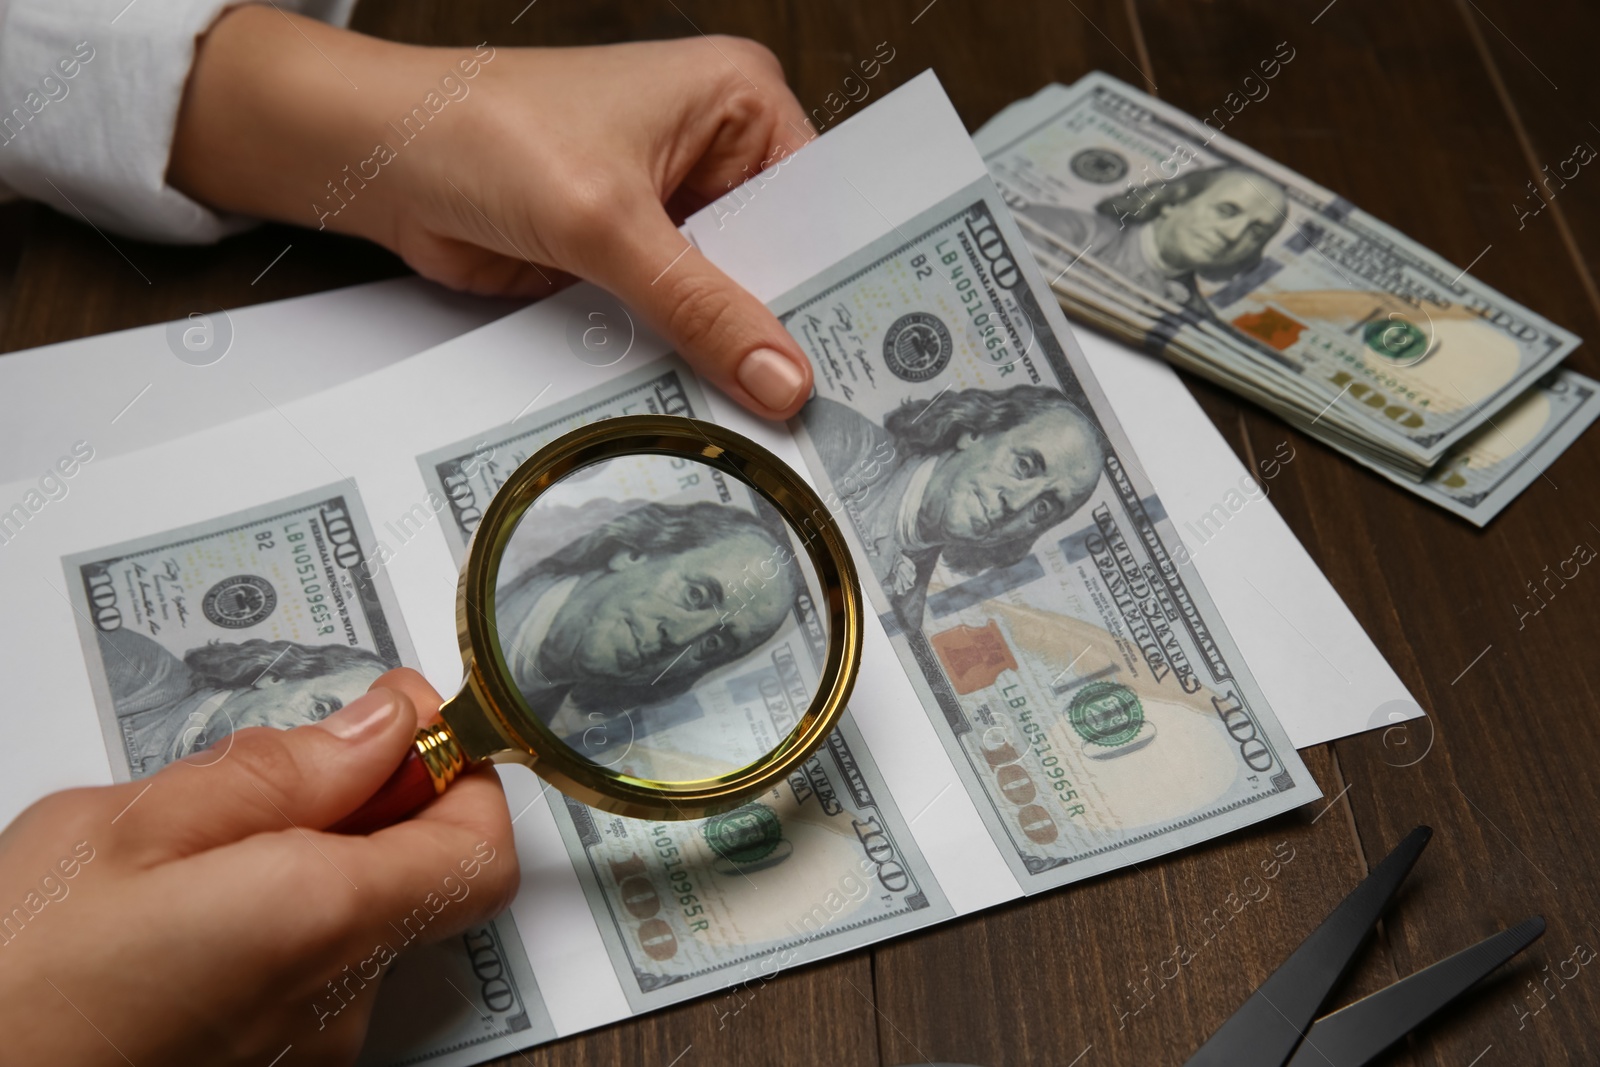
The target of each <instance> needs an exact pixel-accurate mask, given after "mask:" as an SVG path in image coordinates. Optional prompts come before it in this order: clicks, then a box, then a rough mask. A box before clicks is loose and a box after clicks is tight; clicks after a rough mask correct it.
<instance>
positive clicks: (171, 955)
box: [0, 670, 517, 1067]
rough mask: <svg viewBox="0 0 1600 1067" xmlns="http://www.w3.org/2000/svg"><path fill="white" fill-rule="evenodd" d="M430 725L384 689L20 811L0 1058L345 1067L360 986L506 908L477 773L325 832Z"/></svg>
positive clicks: (428, 697) (5, 836)
mask: <svg viewBox="0 0 1600 1067" xmlns="http://www.w3.org/2000/svg"><path fill="white" fill-rule="evenodd" d="M438 706H439V695H438V694H437V693H436V692H434V690H433V688H432V687H431V686H429V685H428V683H427V682H425V681H423V679H422V677H421V675H419V674H417V673H416V672H415V671H409V670H399V671H391V672H390V673H388V674H386V675H384V676H383V677H382V678H380V679H379V680H378V682H377V684H376V685H375V686H374V687H373V689H372V690H371V692H369V693H368V694H367V695H366V696H364V697H362V698H361V699H360V700H356V701H354V702H352V703H351V704H349V705H348V706H346V707H345V708H343V709H342V710H340V711H338V712H336V713H335V714H333V715H331V716H329V717H328V718H327V719H325V720H323V721H321V722H319V723H315V724H312V725H308V726H301V727H297V728H295V729H293V730H288V731H281V732H280V731H277V730H271V729H265V728H259V727H258V728H253V729H246V730H240V731H238V732H236V733H234V734H232V735H230V736H229V737H228V738H226V739H224V740H223V741H222V742H220V743H219V744H218V745H217V746H216V747H214V748H213V749H211V750H208V751H206V752H202V753H199V754H197V755H195V756H191V757H189V758H188V759H187V760H184V761H182V762H179V763H176V764H173V765H171V766H169V767H166V768H165V769H163V770H162V771H160V772H159V773H157V774H155V775H153V776H151V777H150V778H147V779H144V780H142V781H138V782H131V783H129V784H127V785H115V786H105V787H101V788H90V789H73V790H69V791H67V792H63V793H56V794H54V795H52V796H48V797H46V798H44V799H43V800H41V801H39V802H38V803H37V804H35V805H33V806H32V807H30V808H29V809H28V810H27V811H25V812H23V813H22V815H20V816H19V817H18V818H17V819H16V821H15V822H13V823H12V824H11V825H10V826H9V827H8V828H7V829H6V830H5V831H4V833H0V908H3V909H4V911H3V913H0V1033H3V1034H4V1035H5V1039H4V1040H5V1051H4V1054H3V1056H0V1058H3V1059H4V1060H5V1061H6V1062H7V1063H13V1062H14V1063H38V1064H44V1063H61V1064H66V1063H71V1064H76V1065H99V1064H106V1065H118V1067H120V1065H123V1064H125V1063H129V1062H131V1063H136V1064H138V1065H139V1067H155V1065H157V1064H196V1063H206V1064H234V1063H237V1064H246V1063H248V1064H254V1065H257V1067H259V1065H261V1064H265V1063H269V1062H272V1061H273V1058H274V1057H276V1056H278V1055H279V1054H281V1053H282V1052H283V1051H284V1049H285V1048H286V1047H287V1046H289V1045H293V1046H294V1052H293V1059H292V1060H286V1061H285V1062H292V1063H296V1064H302V1063H317V1064H332V1063H349V1062H351V1061H352V1060H354V1059H355V1055H356V1052H357V1050H358V1049H359V1048H360V1045H361V1041H362V1039H363V1037H364V1036H365V1034H366V1030H367V1022H368V1019H369V1017H370V1016H371V1013H372V1008H373V1004H374V1002H375V1001H376V999H377V993H378V981H377V980H376V976H375V972H376V971H377V970H378V969H380V968H381V969H382V970H387V964H388V963H389V962H391V959H392V957H393V955H394V954H395V953H396V952H397V951H399V950H402V949H403V948H404V946H405V944H406V943H407V938H408V937H409V938H410V939H411V940H413V941H415V942H418V943H420V942H424V941H438V940H442V939H444V938H447V937H452V936H455V935H458V934H460V933H461V932H462V931H463V930H466V929H468V928H470V927H472V926H474V925H476V924H479V923H481V922H483V921H484V920H485V919H487V918H489V917H490V916H493V915H495V914H497V913H499V912H500V911H502V910H504V908H505V907H506V905H507V904H508V903H509V902H510V899H511V896H512V894H513V893H514V892H515V891H516V886H517V857H516V852H515V850H514V848H513V846H512V843H511V820H510V815H509V813H508V812H507V810H506V804H505V797H504V794H503V793H502V792H501V789H500V782H499V779H498V778H496V776H495V773H494V772H493V771H492V770H483V771H478V772H474V773H473V774H471V775H469V776H467V778H465V779H463V780H462V781H459V782H457V783H456V784H455V785H453V786H452V787H451V788H450V791H449V792H448V793H446V794H445V795H443V796H441V797H439V798H438V799H437V800H435V801H434V802H433V803H432V804H430V805H429V806H428V807H427V808H425V809H424V810H423V811H422V812H421V813H419V814H418V815H416V816H415V817H413V818H412V819H410V820H408V821H406V822H404V823H400V824H398V825H395V826H391V827H389V828H387V829H384V830H381V831H379V832H377V833H375V834H372V835H370V836H368V837H344V836H340V835H337V834H328V833H323V832H321V829H322V828H323V827H326V826H329V825H331V824H333V823H334V822H336V821H337V820H339V819H340V818H342V817H344V816H345V815H347V814H349V813H350V812H351V811H352V810H354V809H355V808H356V807H357V806H358V805H359V804H360V803H361V802H362V801H363V800H365V799H366V798H367V797H368V796H369V795H370V794H371V793H373V792H374V791H375V790H376V789H377V788H378V786H379V785H380V784H381V783H382V782H383V781H384V779H385V778H387V777H388V775H389V774H390V772H392V771H393V770H394V768H395V766H396V765H397V764H398V763H399V762H400V759H401V756H402V755H403V754H404V753H405V750H406V746H407V745H409V744H410V742H411V738H412V735H413V733H414V732H415V730H416V728H417V726H418V724H419V718H421V719H423V720H424V721H425V720H426V719H428V718H431V717H432V716H433V714H434V713H435V712H436V711H437V709H438ZM418 909H421V910H420V911H419V910H418ZM424 920H425V921H424ZM346 968H348V970H346ZM352 976H354V977H352ZM330 982H334V983H336V986H330V985H329V983H330ZM335 989H336V990H337V991H335Z"/></svg>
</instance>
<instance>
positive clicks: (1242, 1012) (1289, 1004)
mask: <svg viewBox="0 0 1600 1067" xmlns="http://www.w3.org/2000/svg"><path fill="white" fill-rule="evenodd" d="M1432 836H1433V831H1432V830H1431V829H1429V828H1428V827H1426V826H1419V827H1417V828H1416V829H1415V830H1412V831H1411V832H1410V833H1409V834H1407V835H1406V838H1405V840H1403V841H1401V842H1400V844H1399V845H1397V846H1396V847H1395V850H1394V851H1393V852H1391V853H1389V855H1388V856H1386V857H1385V858H1384V860H1383V862H1382V863H1380V864H1378V866H1377V867H1375V868H1373V870H1372V873H1371V874H1369V875H1367V877H1366V878H1365V879H1363V880H1362V882H1361V884H1360V885H1358V886H1356V887H1355V889H1354V890H1352V891H1351V893H1350V895H1349V896H1347V897H1345V898H1344V900H1343V901H1342V902H1340V904H1339V906H1338V907H1337V908H1334V909H1333V912H1332V913H1331V914H1330V915H1329V916H1328V917H1327V918H1326V919H1324V920H1323V922H1322V925H1321V926H1319V927H1317V928H1316V929H1315V930H1313V931H1312V932H1311V935H1310V936H1309V937H1307V938H1306V939H1305V940H1304V941H1303V942H1301V944H1300V947H1299V948H1297V949H1295V950H1294V953H1293V954H1292V955H1291V956H1290V957H1289V958H1288V959H1287V960H1285V961H1284V962H1283V965H1282V966H1280V967H1279V968H1278V969H1277V970H1276V971H1273V972H1272V974H1270V975H1269V976H1268V977H1267V979H1266V981H1264V982H1262V983H1261V984H1260V985H1259V986H1257V987H1256V991H1255V992H1254V993H1252V994H1251V996H1250V999H1249V1000H1247V1001H1245V1002H1244V1006H1243V1007H1241V1008H1240V1009H1239V1010H1238V1011H1236V1012H1234V1013H1233V1015H1231V1016H1229V1018H1228V1020H1227V1021H1226V1022H1224V1023H1223V1024H1222V1026H1221V1027H1220V1028H1219V1029H1218V1030H1217V1032H1216V1033H1214V1034H1212V1035H1211V1040H1209V1041H1207V1042H1206V1043H1205V1044H1204V1045H1202V1046H1200V1050H1199V1051H1198V1052H1196V1053H1195V1054H1194V1055H1193V1056H1191V1057H1190V1058H1189V1061H1188V1063H1187V1064H1186V1067H1284V1065H1285V1064H1287V1065H1288V1067H1361V1065H1362V1064H1367V1063H1371V1062H1372V1061H1373V1060H1374V1059H1376V1058H1377V1057H1378V1056H1379V1055H1380V1054H1381V1053H1382V1052H1383V1051H1384V1050H1385V1049H1387V1048H1389V1046H1391V1045H1393V1044H1394V1043H1395V1042H1397V1041H1399V1040H1400V1039H1401V1038H1402V1037H1404V1036H1405V1035H1406V1034H1408V1033H1410V1032H1411V1031H1412V1030H1413V1029H1415V1028H1416V1027H1418V1026H1421V1025H1422V1024H1423V1023H1424V1022H1425V1021H1426V1020H1427V1019H1429V1018H1430V1017H1432V1016H1433V1015H1434V1014H1435V1013H1436V1012H1438V1011H1439V1010H1440V1009H1441V1008H1443V1007H1444V1006H1445V1005H1447V1004H1449V1003H1450V1002H1452V1001H1454V1000H1455V999H1456V998H1457V997H1459V996H1461V995H1462V994H1463V993H1465V992H1466V991H1467V990H1468V989H1470V988H1472V986H1474V985H1476V984H1477V983H1478V981H1479V980H1480V979H1482V978H1483V977H1485V976H1486V975H1487V974H1488V973H1489V972H1490V971H1492V970H1494V969H1495V968H1496V967H1498V966H1500V965H1501V964H1502V963H1504V962H1506V961H1507V960H1509V959H1510V958H1511V957H1513V956H1515V955H1516V954H1517V953H1519V952H1521V951H1522V950H1523V949H1525V948H1527V947H1528V946H1529V945H1531V944H1533V943H1534V942H1535V941H1537V940H1538V939H1539V937H1540V935H1542V934H1543V933H1544V919H1543V918H1542V917H1541V916H1537V915H1535V916H1534V917H1533V918H1531V919H1526V920H1524V921H1522V922H1520V923H1518V924H1517V925H1516V926H1513V927H1511V928H1509V929H1506V930H1502V931H1500V932H1499V933H1498V934H1495V935H1494V936H1493V937H1489V938H1485V939H1484V940H1482V941H1480V942H1478V943H1477V944H1476V945H1473V946H1472V947H1471V948H1467V949H1463V950H1462V951H1460V952H1458V953H1456V954H1455V955H1454V956H1450V957H1448V958H1446V959H1443V960H1440V961H1439V962H1438V963H1435V964H1434V965H1433V966H1431V967H1425V968H1423V969H1422V970H1420V971H1418V972H1416V973H1415V974H1413V975H1411V976H1410V977H1408V978H1402V979H1401V980H1400V981H1398V982H1395V983H1394V984H1392V985H1389V986H1386V987H1384V988H1383V989H1380V990H1378V991H1377V992H1376V993H1373V994H1372V995H1371V996H1368V997H1364V998H1363V999H1361V1000H1358V1001H1356V1002H1355V1003H1354V1004H1351V1005H1349V1006H1347V1007H1344V1008H1340V1009H1339V1010H1338V1011H1335V1012H1332V1013H1330V1014H1328V1015H1324V1016H1322V1017H1321V1018H1320V1019H1315V1021H1313V1019H1314V1017H1315V1016H1316V1014H1317V1012H1318V1011H1320V1010H1321V1009H1322V1004H1323V1002H1324V1001H1325V1000H1327V998H1328V994H1329V993H1330V992H1331V991H1332V989H1333V987H1334V986H1335V985H1337V984H1338V982H1339V979H1341V978H1343V977H1344V975H1345V973H1346V972H1347V971H1349V969H1350V965H1351V964H1352V963H1353V962H1354V961H1355V957H1356V953H1357V950H1359V949H1360V948H1361V946H1362V943H1363V942H1364V941H1365V940H1366V937H1367V934H1368V933H1369V932H1370V931H1371V930H1372V927H1373V926H1374V924H1376V923H1377V921H1378V918H1379V917H1380V916H1381V915H1382V914H1383V911H1384V909H1385V908H1386V907H1387V906H1388V904H1389V901H1390V900H1391V899H1392V898H1393V897H1394V895H1395V892H1396V891H1397V890H1398V889H1399V888H1400V883H1402V882H1404V881H1405V879H1406V875H1407V874H1409V873H1411V868H1412V866H1413V865H1414V864H1415V863H1416V862H1417V857H1419V856H1421V855H1422V850H1423V848H1425V847H1426V846H1427V844H1428V840H1429V838H1431V837H1432Z"/></svg>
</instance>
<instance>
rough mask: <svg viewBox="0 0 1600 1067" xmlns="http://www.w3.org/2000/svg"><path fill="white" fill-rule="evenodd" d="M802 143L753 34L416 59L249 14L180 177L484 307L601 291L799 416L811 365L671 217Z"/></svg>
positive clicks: (189, 106)
mask: <svg viewBox="0 0 1600 1067" xmlns="http://www.w3.org/2000/svg"><path fill="white" fill-rule="evenodd" d="M807 139H808V135H807V132H806V122H805V115H804V112H803V111H802V110H801V108H800V106H799V104H798V102H797V101H796V100H795V98H794V96H793V94H792V93H790V91H789V89H788V87H787V86H786V85H785V84H784V80H783V72H782V70H781V69H780V67H779V65H778V62H777V60H776V59H775V58H774V57H773V56H772V54H771V53H770V52H768V51H767V50H766V49H765V48H763V47H762V46H760V45H758V44H755V43H753V42H750V41H746V40H741V39H738V38H707V37H699V38H689V39H685V40H681V41H660V42H646V43H639V44H624V45H612V46H607V47H602V48H562V49H544V48H501V49H494V48H491V47H487V46H484V47H480V48H476V49H474V48H418V47H412V46H409V45H399V44H394V43H391V42H387V41H380V40H376V39H373V38H369V37H363V36H361V35H359V34H355V33H351V32H348V31H345V30H339V29H334V28H331V27H328V26H325V25H323V24H321V23H318V22H314V21H312V20H309V19H302V18H299V17H297V16H292V15H286V14H284V13H283V12H281V11H278V10H275V9H274V8H269V7H260V6H244V7H241V8H238V9H236V10H234V11H233V12H231V13H230V14H228V15H225V16H224V17H223V18H222V19H221V20H220V21H219V22H218V23H217V24H216V25H215V26H214V27H213V28H212V30H211V32H210V33H209V34H208V35H207V36H206V38H205V40H204V42H203V44H202V47H201V50H200V54H199V57H198V59H197V60H196V63H195V68H194V72H193V74H192V76H191V78H190V82H189V87H188V91H187V93H186V95H185V99H184V105H183V109H182V113H181V115H180V117H179V126H178V131H177V136H176V138H175V141H174V145H173V155H172V163H171V166H170V169H169V173H168V180H169V181H170V182H171V183H172V184H173V185H174V186H175V187H176V188H178V189H180V190H182V191H183V192H185V193H187V194H189V195H190V196H192V197H194V198H196V199H198V200H200V201H202V202H204V203H207V204H210V205H211V206H213V207H216V208H219V209H222V210H227V211H234V212H240V213H244V214H250V215H256V216H260V217H264V218H273V219H278V220H281V221H285V222H292V223H298V224H301V225H317V226H319V227H324V226H325V227H326V228H328V229H333V230H339V231H341V232H345V233H351V234H357V235H359V236H362V237H366V238H369V239H371V240H373V241H376V242H378V243H379V244H382V245H384V246H386V247H388V248H390V249H392V250H393V251H395V252H397V253H398V254H399V255H400V256H401V257H402V258H404V259H405V261H406V262H407V263H409V264H410V265H411V266H412V267H414V268H415V269H416V270H417V271H418V272H419V273H421V274H423V275H424V276H426V277H429V278H432V279H434V280H436V281H439V282H442V283H444V284H446V285H450V286H454V287H456V288H461V289H467V290H470V291H472V292H476V293H485V294H501V295H516V296H537V295H542V294H544V293H547V292H549V291H550V290H551V289H552V288H553V287H555V286H556V285H559V284H560V283H561V282H563V281H564V280H566V276H568V275H577V276H579V277H582V278H587V279H589V280H591V281H594V282H598V283H599V284H600V285H602V286H604V287H605V288H607V289H609V290H611V291H612V292H613V293H615V294H616V295H617V296H618V297H620V298H621V299H622V300H623V301H624V302H625V303H626V304H628V305H629V306H630V307H632V308H634V309H636V310H637V311H639V312H640V313H642V314H643V315H644V316H645V318H646V319H648V320H649V322H650V324H651V325H652V326H653V327H654V328H655V329H657V330H658V331H659V332H661V333H662V334H663V335H664V336H665V337H666V338H668V340H670V341H671V342H672V343H673V344H674V345H675V346H676V347H677V349H678V351H679V352H681V353H682V354H683V355H684V356H685V358H687V359H688V360H689V361H690V362H691V363H692V364H693V365H694V366H695V368H696V369H697V370H698V371H699V372H700V373H701V374H702V375H704V376H705V377H707V378H709V379H710V380H711V381H712V382H714V383H715V384H716V385H717V386H719V387H720V388H721V389H723V390H724V391H725V392H727V393H728V394H729V395H730V396H732V397H734V398H735V399H736V400H738V401H739V402H740V403H741V404H743V405H745V406H746V407H748V408H750V409H751V410H752V411H754V412H756V413H757V414H760V415H765V416H768V417H772V418H786V417H788V416H791V415H793V414H794V413H795V412H796V411H798V410H799V408H800V405H801V404H802V403H803V402H804V401H805V399H806V397H807V396H808V395H809V393H810V390H811V368H810V364H809V363H808V362H807V361H806V359H805V356H804V355H803V354H802V353H801V351H800V349H799V348H798V346H797V345H796V344H795V343H794V341H793V339H792V338H790V336H789V335H788V333H787V331H785V330H784V328H783V327H782V326H781V325H780V324H779V323H778V321H777V320H776V319H775V318H774V317H773V315H772V314H771V313H770V312H769V311H767V309H766V308H765V307H764V306H763V305H762V304H761V303H760V302H759V301H757V300H756V299H755V298H754V297H752V296H751V295H750V294H749V293H747V292H745V291H744V290H743V289H742V288H740V287H739V286H738V285H736V284H735V283H734V282H732V281H731V280H730V279H729V278H728V277H727V276H726V275H724V274H723V273H722V272H721V271H720V270H718V269H717V268H716V267H714V266H712V265H711V264H710V263H709V262H708V261H707V260H706V259H705V257H703V256H702V255H701V254H700V252H699V251H698V250H697V249H695V248H693V247H692V246H691V245H690V244H689V242H688V241H687V240H686V239H685V238H684V237H683V235H682V234H680V233H679V232H678V231H677V228H676V226H675V223H674V221H673V219H674V218H675V217H681V216H682V215H684V214H686V213H688V212H689V211H692V210H693V209H695V208H697V207H699V206H702V205H703V204H705V203H708V202H710V201H711V200H714V199H716V198H717V197H719V196H722V195H724V194H726V193H727V192H728V190H729V189H730V188H732V187H733V186H736V185H738V184H739V183H740V182H742V181H744V180H745V179H747V178H749V177H751V176H753V175H755V174H757V173H758V172H760V171H761V170H762V169H763V168H764V167H768V166H771V165H773V164H775V163H777V162H779V161H781V160H782V159H783V158H785V156H786V155H787V154H788V153H790V152H792V151H794V150H795V149H797V148H798V147H799V146H800V145H801V144H803V143H804V142H805V141H806V140H807Z"/></svg>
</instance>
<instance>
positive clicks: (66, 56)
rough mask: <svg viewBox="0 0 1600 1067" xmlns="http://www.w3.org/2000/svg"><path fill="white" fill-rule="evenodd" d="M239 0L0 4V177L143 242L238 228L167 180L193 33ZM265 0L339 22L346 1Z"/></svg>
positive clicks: (193, 239) (20, 0) (206, 236)
mask: <svg viewBox="0 0 1600 1067" xmlns="http://www.w3.org/2000/svg"><path fill="white" fill-rule="evenodd" d="M7 6H9V11H4V9H5V8H6V7H7ZM238 6H240V3H239V0H133V2H132V3H129V4H128V5H127V6H126V7H123V8H122V9H121V13H120V14H119V13H117V10H116V8H117V7H118V4H117V3H112V4H109V5H108V4H107V3H106V0H10V3H9V5H7V4H6V3H5V2H4V0H0V11H4V15H5V21H4V23H3V25H0V183H3V185H4V186H6V187H9V188H10V189H11V190H14V191H15V192H17V193H19V194H21V195H23V196H27V197H31V198H33V199H35V200H41V201H43V202H45V203H47V204H50V205H51V206H53V207H55V208H56V209H57V210H59V211H61V212H62V213H64V214H66V215H69V216H73V217H81V218H84V219H87V220H88V221H89V222H91V223H93V224H94V225H96V226H99V227H101V228H103V229H107V230H111V231H114V232H116V233H121V234H126V235H127V236H129V237H136V238H140V239H143V240H151V241H172V242H181V243H189V244H201V243H207V242H211V241H215V240H217V239H218V238H221V237H225V236H227V235H228V234H231V233H237V232H239V231H240V230H243V229H246V228H247V227H249V226H250V225H251V224H252V220H250V219H247V218H243V217H241V216H237V215H222V214H218V213H217V212H214V211H211V210H209V209H207V208H204V207H202V206H201V205H200V204H198V203H196V202H195V201H193V200H191V199H189V198H188V197H186V196H184V195H183V194H182V193H180V192H178V191H177V190H176V189H173V188H172V187H171V186H169V185H168V184H167V181H166V175H167V162H168V159H169V157H170V155H171V152H172V138H173V134H174V132H175V131H176V129H177V125H178V108H179V106H180V105H181V104H182V102H183V90H184V86H185V84H186V83H187V81H188V78H189V68H190V67H191V66H192V65H193V63H194V55H195V43H196V40H197V39H198V38H199V37H200V36H201V35H203V34H204V33H205V32H206V31H207V30H208V29H210V28H211V25H212V24H213V23H214V22H215V21H216V20H217V18H218V17H219V16H220V15H221V14H222V13H223V12H224V11H227V10H229V9H230V8H234V7H238ZM276 6H278V7H280V8H284V9H287V10H290V11H296V12H299V13H301V14H305V15H309V16H312V17H313V18H319V19H322V20H323V21H326V22H330V23H332V24H334V25H338V26H342V25H344V24H345V23H347V22H348V21H349V19H350V14H351V12H352V11H353V10H354V8H355V0H277V5H276ZM0 192H3V190H0Z"/></svg>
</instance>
